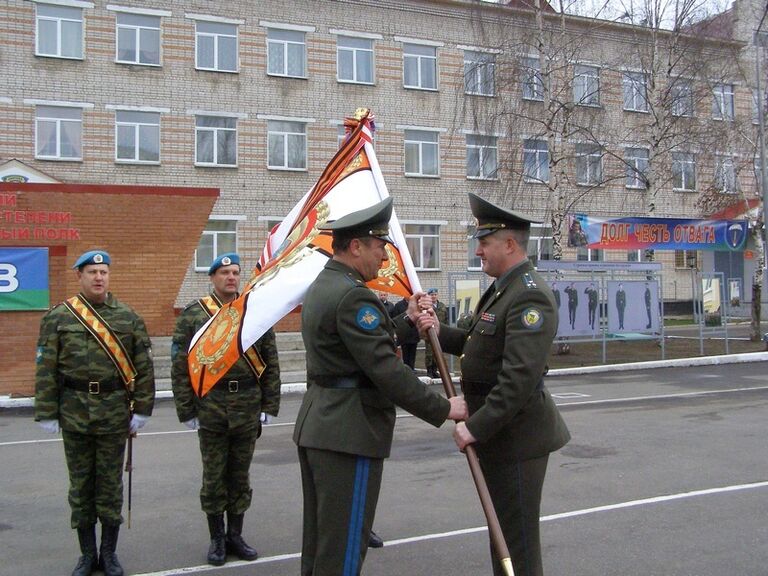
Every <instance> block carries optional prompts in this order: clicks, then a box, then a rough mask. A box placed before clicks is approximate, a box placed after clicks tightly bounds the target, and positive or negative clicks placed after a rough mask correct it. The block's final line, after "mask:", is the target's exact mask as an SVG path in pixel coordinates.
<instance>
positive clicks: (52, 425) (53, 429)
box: [38, 420, 60, 434]
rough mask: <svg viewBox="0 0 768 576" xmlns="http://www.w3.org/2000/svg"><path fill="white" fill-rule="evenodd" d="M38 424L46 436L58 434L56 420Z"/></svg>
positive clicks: (42, 421)
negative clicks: (46, 433)
mask: <svg viewBox="0 0 768 576" xmlns="http://www.w3.org/2000/svg"><path fill="white" fill-rule="evenodd" d="M38 424H40V428H42V429H43V430H45V431H46V432H48V434H58V433H59V430H60V428H59V421H58V420H40V422H38Z"/></svg>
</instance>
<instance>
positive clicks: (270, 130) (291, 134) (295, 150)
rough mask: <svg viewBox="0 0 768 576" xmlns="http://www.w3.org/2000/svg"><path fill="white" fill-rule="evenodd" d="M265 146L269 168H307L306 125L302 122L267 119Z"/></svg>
mask: <svg viewBox="0 0 768 576" xmlns="http://www.w3.org/2000/svg"><path fill="white" fill-rule="evenodd" d="M267 147H268V149H269V157H268V159H267V167H268V168H269V169H270V170H306V169H307V125H306V124H305V123H304V122H289V121H284V120H269V121H268V122H267Z"/></svg>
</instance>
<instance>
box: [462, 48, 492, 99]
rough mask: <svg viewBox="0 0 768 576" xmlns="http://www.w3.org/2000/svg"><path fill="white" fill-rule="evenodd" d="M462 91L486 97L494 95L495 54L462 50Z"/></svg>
mask: <svg viewBox="0 0 768 576" xmlns="http://www.w3.org/2000/svg"><path fill="white" fill-rule="evenodd" d="M486 81H487V83H488V84H490V85H489V86H486ZM464 93H465V94H468V95H471V96H485V97H488V98H493V97H494V96H496V54H494V53H492V52H485V51H479V50H470V49H465V50H464Z"/></svg>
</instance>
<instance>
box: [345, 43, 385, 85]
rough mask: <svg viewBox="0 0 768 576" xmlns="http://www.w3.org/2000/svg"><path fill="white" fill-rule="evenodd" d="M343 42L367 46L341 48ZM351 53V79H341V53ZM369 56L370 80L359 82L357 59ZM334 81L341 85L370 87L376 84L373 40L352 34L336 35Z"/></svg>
mask: <svg viewBox="0 0 768 576" xmlns="http://www.w3.org/2000/svg"><path fill="white" fill-rule="evenodd" d="M344 40H350V41H357V42H367V43H368V46H367V47H365V48H363V47H361V46H342V45H341V42H343V41H344ZM342 52H351V53H352V78H342V77H341V53H342ZM366 54H369V55H370V71H371V79H370V80H361V79H360V78H359V68H358V64H359V61H358V57H359V56H364V55H366ZM336 81H337V82H339V83H341V84H365V85H368V86H372V85H374V84H375V83H376V53H375V52H374V39H373V38H369V37H367V36H362V35H352V34H338V35H337V37H336Z"/></svg>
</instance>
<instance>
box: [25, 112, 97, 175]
mask: <svg viewBox="0 0 768 576" xmlns="http://www.w3.org/2000/svg"><path fill="white" fill-rule="evenodd" d="M25 103H27V104H36V105H37V106H41V107H45V108H60V109H62V110H77V111H78V112H79V113H80V118H79V119H74V118H64V117H62V116H54V115H51V116H45V115H44V116H39V115H38V108H35V158H37V159H38V160H55V161H60V162H81V161H82V160H83V109H84V108H86V107H91V108H92V107H93V105H90V106H73V105H66V104H63V103H53V102H50V103H49V102H34V101H25ZM41 121H42V122H53V124H54V137H55V139H56V153H55V154H49V155H44V154H41V153H40V148H41V147H40V140H39V138H40V122H41ZM63 123H71V124H72V125H76V126H77V128H78V129H79V133H78V140H79V142H78V144H79V148H80V149H79V154H78V155H77V156H62V155H61V148H62V146H61V144H62V127H63V126H62V125H63Z"/></svg>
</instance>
